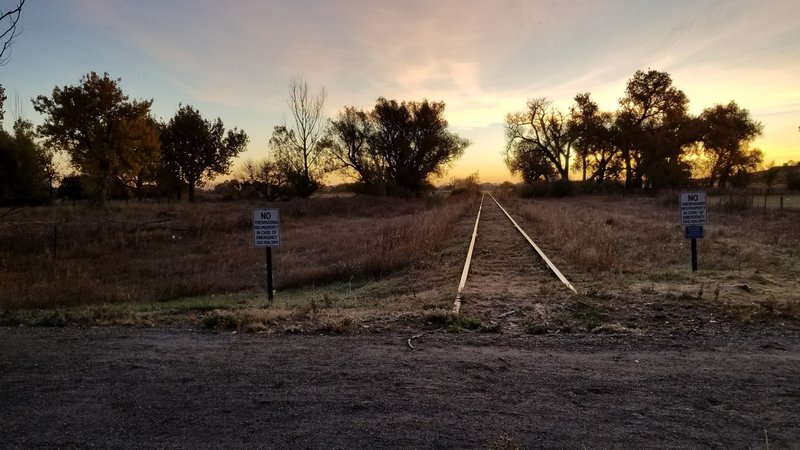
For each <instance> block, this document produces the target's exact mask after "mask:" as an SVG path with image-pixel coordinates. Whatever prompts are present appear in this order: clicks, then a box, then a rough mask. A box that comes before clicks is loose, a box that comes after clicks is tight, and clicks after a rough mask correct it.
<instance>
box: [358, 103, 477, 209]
mask: <svg viewBox="0 0 800 450" xmlns="http://www.w3.org/2000/svg"><path fill="white" fill-rule="evenodd" d="M444 108H445V104H444V102H429V101H427V100H423V101H421V102H402V103H398V102H397V101H395V100H386V99H385V98H379V99H378V101H377V103H376V105H375V108H374V109H373V110H372V113H371V118H372V120H373V121H374V124H375V129H374V132H373V133H372V135H371V138H370V139H369V146H370V151H371V152H373V153H374V154H375V155H377V156H378V157H379V158H380V160H381V163H382V164H383V165H384V167H385V172H386V178H387V180H388V181H389V182H390V183H391V184H392V189H393V190H394V191H395V192H396V193H398V194H402V195H420V194H421V193H422V192H423V191H424V190H426V189H428V188H429V186H430V183H429V181H428V178H429V177H430V176H431V175H441V174H442V172H443V170H444V168H445V167H446V166H447V165H448V164H450V163H451V162H452V161H454V160H455V159H456V158H458V157H459V156H461V155H462V154H463V153H464V149H466V148H467V146H469V144H470V142H469V141H468V140H466V139H464V138H462V137H460V136H458V135H456V134H455V133H452V132H450V131H449V130H448V129H447V127H448V123H447V120H445V118H444Z"/></svg>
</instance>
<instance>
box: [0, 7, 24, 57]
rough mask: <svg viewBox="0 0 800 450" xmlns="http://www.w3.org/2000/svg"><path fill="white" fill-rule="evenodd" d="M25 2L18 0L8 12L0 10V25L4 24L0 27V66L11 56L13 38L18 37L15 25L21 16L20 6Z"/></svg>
mask: <svg viewBox="0 0 800 450" xmlns="http://www.w3.org/2000/svg"><path fill="white" fill-rule="evenodd" d="M24 4H25V0H19V1H18V2H17V5H16V6H15V7H13V8H11V9H9V10H8V11H3V10H1V9H0V23H5V24H6V25H5V26H4V27H0V42H2V43H3V47H2V48H0V66H2V65H5V64H6V63H8V58H9V57H10V56H11V55H10V53H11V45H12V44H13V43H14V38H16V37H17V36H18V35H19V29H18V28H17V23H18V22H19V18H20V15H22V5H24Z"/></svg>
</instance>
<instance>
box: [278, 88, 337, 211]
mask: <svg viewBox="0 0 800 450" xmlns="http://www.w3.org/2000/svg"><path fill="white" fill-rule="evenodd" d="M326 97H327V92H326V91H325V87H324V86H323V87H322V88H321V89H320V91H319V93H317V94H316V95H315V94H313V93H312V92H311V91H310V89H309V87H308V83H307V82H306V81H305V80H303V79H300V78H295V79H293V80H292V81H291V82H290V83H289V110H290V111H291V113H292V119H293V121H294V123H293V124H292V125H291V126H290V125H283V126H277V127H275V130H274V131H273V134H272V139H270V142H269V145H270V147H271V149H272V150H273V151H274V153H275V162H276V163H277V164H278V166H279V167H281V168H282V169H283V170H284V171H286V172H287V175H288V176H289V179H290V180H292V181H291V182H292V184H293V185H294V187H295V190H296V193H297V195H300V196H302V197H308V196H309V195H311V194H313V193H314V191H316V190H317V189H318V188H319V186H320V185H321V183H322V177H323V176H324V175H325V173H326V172H327V171H328V164H327V161H326V156H327V154H326V152H325V148H324V145H322V137H323V135H324V133H325V118H324V117H323V114H322V108H323V106H325V98H326Z"/></svg>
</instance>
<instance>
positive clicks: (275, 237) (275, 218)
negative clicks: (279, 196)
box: [253, 208, 281, 302]
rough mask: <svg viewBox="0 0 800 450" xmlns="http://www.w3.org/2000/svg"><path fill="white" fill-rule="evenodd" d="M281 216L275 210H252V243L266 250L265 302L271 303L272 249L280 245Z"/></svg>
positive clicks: (272, 295)
mask: <svg viewBox="0 0 800 450" xmlns="http://www.w3.org/2000/svg"><path fill="white" fill-rule="evenodd" d="M280 218H281V215H280V211H279V210H278V209H277V208H265V209H254V210H253V243H254V244H255V246H256V247H266V248H267V300H268V301H270V302H272V299H273V297H274V293H273V288H272V247H277V246H279V245H281V221H280Z"/></svg>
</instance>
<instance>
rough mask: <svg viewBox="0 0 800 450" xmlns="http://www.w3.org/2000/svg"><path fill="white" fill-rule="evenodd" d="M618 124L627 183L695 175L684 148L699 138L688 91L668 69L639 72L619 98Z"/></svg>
mask: <svg viewBox="0 0 800 450" xmlns="http://www.w3.org/2000/svg"><path fill="white" fill-rule="evenodd" d="M619 104H620V111H619V112H618V113H617V118H616V128H617V130H618V133H619V134H618V136H619V145H620V150H621V152H622V159H623V161H624V165H625V186H626V187H627V188H632V187H634V186H637V187H643V186H645V184H646V185H647V186H649V187H653V188H655V187H660V186H664V185H680V184H682V183H684V182H686V181H687V180H688V179H689V178H690V176H691V167H690V165H689V164H688V163H687V162H686V161H685V160H684V158H683V156H684V155H683V148H684V147H685V146H687V145H690V144H691V143H693V142H695V141H697V140H698V136H697V133H696V124H695V123H694V122H693V121H692V119H691V117H689V115H688V112H687V111H688V104H689V100H688V98H687V97H686V94H684V93H683V91H681V90H680V89H677V88H676V87H674V86H673V85H672V78H671V77H670V75H669V74H668V73H666V72H659V71H655V70H648V71H647V72H644V71H641V70H637V71H636V73H634V75H633V78H631V79H630V80H628V84H627V86H626V88H625V96H624V97H623V98H621V99H620V101H619Z"/></svg>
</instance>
